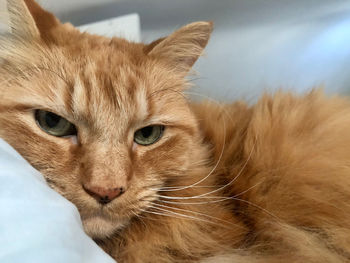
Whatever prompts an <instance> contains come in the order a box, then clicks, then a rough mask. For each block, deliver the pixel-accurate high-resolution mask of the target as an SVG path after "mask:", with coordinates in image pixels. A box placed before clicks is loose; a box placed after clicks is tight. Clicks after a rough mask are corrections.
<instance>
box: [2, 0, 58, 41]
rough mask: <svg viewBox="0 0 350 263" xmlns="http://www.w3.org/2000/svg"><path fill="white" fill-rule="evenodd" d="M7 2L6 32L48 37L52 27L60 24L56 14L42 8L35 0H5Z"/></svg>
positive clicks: (17, 34)
mask: <svg viewBox="0 0 350 263" xmlns="http://www.w3.org/2000/svg"><path fill="white" fill-rule="evenodd" d="M2 1H4V0H2ZM5 4H6V8H5V10H6V12H5V14H3V15H2V16H3V17H5V19H6V20H7V21H5V22H6V23H7V25H8V32H6V33H9V34H11V35H13V36H15V37H19V38H26V39H33V38H40V37H41V38H47V36H48V32H49V31H50V29H51V28H52V27H54V26H56V25H58V24H59V21H58V20H57V19H56V18H55V16H54V15H52V14H51V13H49V12H47V11H45V10H44V9H42V8H41V7H40V6H39V5H38V4H37V3H36V2H35V1H34V0H5Z"/></svg>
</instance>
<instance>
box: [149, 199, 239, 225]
mask: <svg viewBox="0 0 350 263" xmlns="http://www.w3.org/2000/svg"><path fill="white" fill-rule="evenodd" d="M153 205H156V206H159V207H163V208H169V209H174V210H177V211H182V212H188V213H192V214H195V215H200V216H205V217H207V218H210V219H213V220H217V221H221V222H223V223H227V224H229V225H233V226H239V225H237V224H234V223H232V222H230V221H227V220H223V219H221V218H218V217H214V216H210V215H207V214H205V213H200V212H196V211H192V210H188V209H181V208H177V207H172V206H168V205H161V204H157V203H154V204H153ZM239 227H241V226H239Z"/></svg>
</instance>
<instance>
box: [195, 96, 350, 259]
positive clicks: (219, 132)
mask: <svg viewBox="0 0 350 263" xmlns="http://www.w3.org/2000/svg"><path fill="white" fill-rule="evenodd" d="M194 111H195V113H196V115H197V116H198V119H199V122H200V125H201V127H202V130H203V132H204V134H205V138H206V140H207V141H208V142H209V143H210V144H212V145H213V149H214V153H215V154H214V158H215V161H219V160H220V165H219V168H218V173H217V176H218V180H220V181H221V182H222V181H223V180H224V182H225V183H226V184H229V186H228V187H227V188H226V189H225V191H224V194H225V195H227V196H230V197H234V198H233V200H232V209H233V210H234V211H235V213H236V214H237V216H238V217H241V219H242V220H243V221H244V222H246V224H247V225H248V227H249V228H250V229H251V235H248V236H249V238H248V241H247V243H249V244H250V245H251V247H252V248H253V247H254V248H255V249H258V250H264V251H265V252H264V253H266V251H267V254H268V255H270V256H271V258H269V260H270V261H269V262H274V260H276V262H281V261H280V260H281V257H283V258H285V257H289V258H290V261H291V262H295V260H308V262H343V261H344V262H347V260H350V240H349V238H348V237H349V235H350V230H349V229H350V205H349V204H348V201H349V200H350V101H349V99H348V98H342V97H336V96H334V97H327V96H326V95H324V94H323V93H322V92H321V91H312V92H310V93H309V94H307V95H303V96H295V95H292V94H289V93H282V92H279V93H276V94H275V95H273V96H270V95H265V96H263V97H262V98H261V99H260V100H259V101H258V102H257V103H256V104H255V105H254V106H252V107H248V106H246V105H245V104H242V103H236V104H232V105H226V106H224V110H223V108H222V106H218V105H214V104H205V105H203V104H202V105H196V106H194ZM211 112H212V113H211ZM209 119H210V121H209ZM223 127H224V128H223ZM224 137H225V139H223V138H224ZM223 142H224V145H225V147H224V148H223V147H222V145H223ZM222 150H223V155H220V153H221V152H222ZM220 157H221V158H220ZM223 178H224V179H223ZM228 189H229V190H228ZM292 251H293V252H292ZM277 255H279V256H278V257H279V259H278V258H277ZM287 262H288V261H287Z"/></svg>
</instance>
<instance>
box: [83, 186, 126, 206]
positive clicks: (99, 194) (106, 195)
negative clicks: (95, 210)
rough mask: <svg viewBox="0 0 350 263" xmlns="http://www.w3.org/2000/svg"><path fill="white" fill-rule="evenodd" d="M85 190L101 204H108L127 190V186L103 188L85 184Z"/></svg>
mask: <svg viewBox="0 0 350 263" xmlns="http://www.w3.org/2000/svg"><path fill="white" fill-rule="evenodd" d="M83 188H84V190H85V192H87V193H88V194H89V195H91V196H92V197H93V198H95V199H96V201H97V202H99V203H100V204H103V205H104V204H108V203H109V202H111V201H112V200H114V199H115V198H117V197H119V196H121V195H122V194H123V193H124V192H125V187H114V188H103V187H98V186H90V185H83Z"/></svg>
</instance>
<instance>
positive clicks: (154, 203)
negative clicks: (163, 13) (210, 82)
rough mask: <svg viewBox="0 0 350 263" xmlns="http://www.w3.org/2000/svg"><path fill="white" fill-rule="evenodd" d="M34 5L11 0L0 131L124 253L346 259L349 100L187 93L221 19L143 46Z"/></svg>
mask: <svg viewBox="0 0 350 263" xmlns="http://www.w3.org/2000/svg"><path fill="white" fill-rule="evenodd" d="M25 3H26V5H24V3H23V2H22V1H21V0H8V5H9V10H10V18H11V19H12V20H11V21H12V29H13V31H12V35H11V36H9V37H7V38H6V39H2V40H1V42H0V43H1V46H2V47H3V48H2V50H1V51H0V55H1V56H0V58H1V59H2V66H1V67H0V79H1V84H0V92H1V96H2V97H1V101H0V137H2V138H4V139H5V140H7V141H8V142H9V143H10V144H11V145H12V146H14V147H15V148H16V149H17V150H18V151H19V152H20V153H21V154H22V155H23V156H24V157H25V158H26V159H27V160H28V161H29V162H30V163H31V164H32V165H33V166H34V167H36V168H37V169H38V170H40V171H41V172H42V173H43V175H44V176H45V178H46V179H47V181H48V183H49V185H50V186H51V187H52V188H53V189H55V190H56V191H58V192H59V193H61V194H62V195H63V196H65V197H66V198H67V199H69V200H70V201H72V202H73V203H74V204H75V205H76V206H77V208H78V209H79V212H80V214H81V217H82V221H83V224H84V228H85V231H86V232H87V233H88V234H89V235H90V236H91V237H92V238H94V239H95V241H96V242H97V243H98V244H99V245H100V246H101V247H102V248H103V249H104V250H105V251H106V252H108V253H109V254H110V255H112V256H113V257H114V258H115V259H117V260H118V262H120V263H122V262H128V263H141V262H164V263H167V262H203V263H214V262H223V263H224V262H252V263H255V262H259V263H260V262H272V263H273V262H348V261H350V205H349V204H348V200H350V133H349V131H350V101H349V100H348V99H346V98H339V97H333V98H327V97H325V96H324V95H323V94H322V92H316V91H313V92H311V93H310V94H308V95H305V96H293V95H291V94H283V93H278V94H276V95H274V96H265V97H263V98H262V99H260V100H259V101H258V102H257V104H256V105H254V106H247V105H246V104H244V103H243V102H238V103H235V104H232V105H223V106H220V105H218V104H215V103H200V104H190V103H189V102H188V100H187V98H186V97H185V96H184V95H183V90H184V87H185V86H186V81H185V80H184V77H185V76H186V74H187V72H188V70H189V69H190V67H191V66H192V64H193V63H194V62H195V60H196V59H197V58H198V56H199V55H200V54H201V52H202V50H203V48H204V47H205V45H206V43H207V41H208V39H209V35H210V32H211V28H212V25H211V24H210V23H206V22H198V23H193V24H190V25H188V26H186V27H184V28H181V29H180V30H178V31H176V32H175V33H174V34H172V35H171V36H169V37H167V38H165V39H160V40H158V41H155V42H153V43H151V44H149V45H143V44H134V43H128V42H127V41H125V40H122V39H118V38H115V39H112V40H110V39H107V38H103V37H97V36H91V35H88V34H80V33H79V32H78V31H76V30H75V29H74V28H73V27H72V26H70V25H62V24H60V23H59V21H58V20H56V18H55V17H53V16H52V15H51V14H50V13H47V12H45V11H44V10H42V9H40V7H39V6H37V5H36V4H35V3H34V2H33V1H31V0H26V1H25ZM27 7H28V9H29V10H30V12H28V10H27ZM30 13H31V14H30ZM18 14H20V16H19V15H18ZM32 16H33V17H32ZM33 18H34V19H33ZM34 21H35V22H34ZM48 112H53V113H55V114H54V115H52V114H51V113H50V114H51V115H47V114H48ZM38 116H39V117H38ZM40 116H41V117H40ZM43 116H44V117H43ZM59 116H62V117H64V118H65V119H67V120H68V121H69V122H67V121H66V120H65V119H63V118H61V117H59ZM57 120H59V121H61V120H62V123H63V124H64V125H68V126H67V127H70V128H73V127H74V129H67V130H65V131H67V132H68V131H69V133H66V134H61V135H62V136H63V135H66V136H63V137H60V136H58V135H57V132H58V134H59V132H60V130H59V129H56V126H55V125H56V124H57V123H56V122H57ZM46 121H47V123H46V124H45V125H46V126H45V125H42V122H44V123H45V122H46ZM49 124H50V125H51V126H50V125H49ZM63 124H62V125H63ZM73 124H74V125H73ZM62 125H61V126H62ZM64 125H63V126H62V127H66V126H64ZM69 125H71V126H69ZM49 126H50V127H49ZM52 127H53V128H54V129H53V130H52V129H51V128H52ZM150 127H151V128H150ZM147 128H148V129H147ZM50 129H51V130H50ZM55 129H56V130H55ZM144 129H146V130H144ZM163 130H164V131H163ZM24 131H25V132H24ZM140 131H141V133H140ZM154 131H158V135H159V136H158V137H157V136H156V137H154V140H152V141H151V142H149V139H150V138H151V137H150V136H151V135H150V134H153V132H154ZM140 134H141V135H140ZM57 136H58V137H57ZM140 136H141V137H140ZM146 137H147V138H146ZM140 138H141V139H142V140H144V141H142V140H140ZM146 139H147V140H146Z"/></svg>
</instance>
